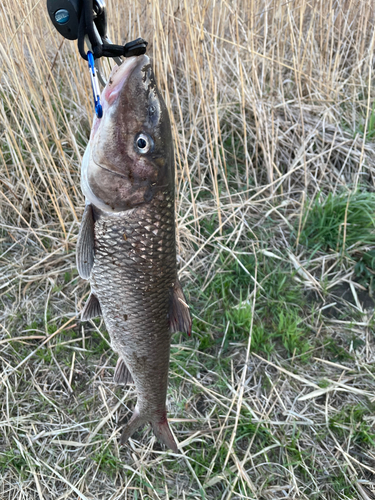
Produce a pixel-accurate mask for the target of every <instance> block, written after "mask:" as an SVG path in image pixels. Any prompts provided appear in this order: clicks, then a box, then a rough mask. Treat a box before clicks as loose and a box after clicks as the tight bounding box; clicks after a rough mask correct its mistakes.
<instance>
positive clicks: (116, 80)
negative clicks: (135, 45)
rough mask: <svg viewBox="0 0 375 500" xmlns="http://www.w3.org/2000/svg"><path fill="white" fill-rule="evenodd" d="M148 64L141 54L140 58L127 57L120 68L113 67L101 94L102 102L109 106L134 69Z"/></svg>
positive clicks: (147, 60) (146, 58) (144, 56)
mask: <svg viewBox="0 0 375 500" xmlns="http://www.w3.org/2000/svg"><path fill="white" fill-rule="evenodd" d="M149 62H150V59H149V57H148V56H146V55H145V54H143V55H141V56H132V57H129V58H127V59H125V61H124V62H123V63H122V64H121V65H120V66H115V67H114V68H113V70H112V72H111V74H110V76H109V79H108V83H107V85H106V87H105V89H104V92H103V98H104V100H105V101H106V102H107V103H108V104H109V105H111V104H112V103H113V102H114V101H115V100H116V98H117V97H118V96H119V94H120V93H121V90H122V88H123V87H124V85H125V82H126V81H127V80H128V79H129V77H130V75H131V74H132V73H133V71H134V69H135V68H137V67H138V66H141V65H142V66H144V65H145V64H149Z"/></svg>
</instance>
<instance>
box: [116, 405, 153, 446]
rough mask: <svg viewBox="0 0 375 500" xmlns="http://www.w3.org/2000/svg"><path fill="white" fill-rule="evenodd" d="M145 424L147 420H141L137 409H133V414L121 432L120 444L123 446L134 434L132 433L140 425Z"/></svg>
mask: <svg viewBox="0 0 375 500" xmlns="http://www.w3.org/2000/svg"><path fill="white" fill-rule="evenodd" d="M146 423H147V419H145V418H143V417H142V415H141V414H140V412H139V409H138V407H137V406H136V407H135V410H134V413H133V415H132V417H131V419H130V420H129V422H128V423H127V424H126V425H125V427H124V430H123V431H122V434H121V438H120V443H121V444H125V443H126V441H127V440H128V439H129V438H130V436H132V435H133V434H134V432H135V431H136V430H137V429H138V427H140V426H141V425H145V424H146Z"/></svg>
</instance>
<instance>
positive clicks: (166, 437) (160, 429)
mask: <svg viewBox="0 0 375 500" xmlns="http://www.w3.org/2000/svg"><path fill="white" fill-rule="evenodd" d="M151 425H152V430H153V431H154V434H155V436H156V437H157V438H158V439H159V440H160V441H161V442H162V443H164V444H165V445H166V446H168V448H170V449H171V450H172V451H174V452H175V453H178V448H177V443H176V441H175V439H174V437H173V434H172V432H171V430H170V428H169V425H168V420H167V417H165V418H164V419H163V420H162V421H159V422H158V421H156V422H155V421H154V422H151Z"/></svg>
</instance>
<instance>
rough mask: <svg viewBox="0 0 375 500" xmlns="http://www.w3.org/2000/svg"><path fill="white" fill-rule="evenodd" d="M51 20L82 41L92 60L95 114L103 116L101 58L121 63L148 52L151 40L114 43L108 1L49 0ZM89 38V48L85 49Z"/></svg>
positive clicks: (62, 31) (65, 34)
mask: <svg viewBox="0 0 375 500" xmlns="http://www.w3.org/2000/svg"><path fill="white" fill-rule="evenodd" d="M47 9H48V14H49V16H50V19H51V21H52V23H53V25H54V26H55V28H56V29H57V31H58V32H59V33H60V34H61V35H62V36H63V37H64V38H67V39H68V40H78V50H79V53H80V55H81V57H82V58H83V59H84V60H85V61H87V62H88V65H89V71H90V79H91V86H92V91H93V96H94V104H95V113H96V116H97V117H98V118H101V117H102V116H103V108H102V106H101V103H100V91H99V83H98V78H99V80H100V82H101V83H102V85H105V84H106V82H105V80H104V78H103V76H102V74H101V69H100V64H99V59H100V58H101V57H112V58H114V60H115V61H116V63H117V64H118V65H120V64H121V63H122V59H121V57H132V56H140V55H142V54H144V53H145V52H146V48H147V42H146V40H144V39H143V38H137V39H136V40H133V41H131V42H127V43H125V45H115V44H113V43H112V42H111V41H110V40H109V38H108V36H107V11H106V6H105V2H104V0H47ZM85 41H86V44H87V45H88V47H89V50H88V51H87V52H85Z"/></svg>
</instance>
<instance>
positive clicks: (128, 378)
mask: <svg viewBox="0 0 375 500" xmlns="http://www.w3.org/2000/svg"><path fill="white" fill-rule="evenodd" d="M113 378H114V381H115V383H116V384H124V385H127V384H134V382H133V377H132V374H131V373H130V371H129V370H128V367H127V366H126V364H125V361H124V360H123V359H122V358H118V360H117V365H116V368H115V374H114V377H113Z"/></svg>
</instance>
